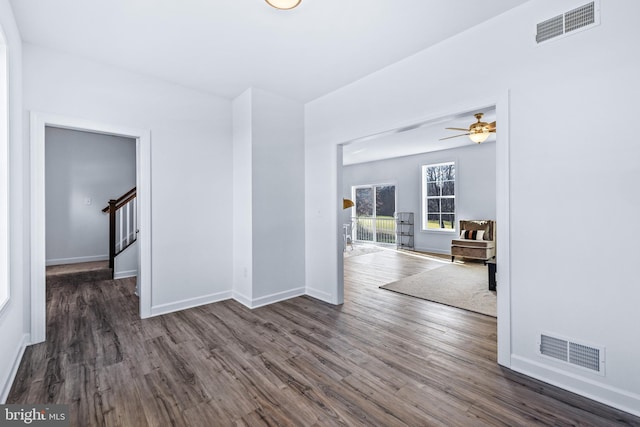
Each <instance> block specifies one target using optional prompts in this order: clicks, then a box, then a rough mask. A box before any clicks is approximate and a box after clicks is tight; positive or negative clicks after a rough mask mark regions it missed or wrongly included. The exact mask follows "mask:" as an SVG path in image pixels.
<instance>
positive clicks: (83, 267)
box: [47, 261, 113, 284]
mask: <svg viewBox="0 0 640 427" xmlns="http://www.w3.org/2000/svg"><path fill="white" fill-rule="evenodd" d="M112 278H113V273H112V272H111V269H110V268H109V263H108V261H98V262H86V263H79V264H65V265H54V266H49V267H47V284H53V283H60V282H74V283H83V282H98V281H101V280H111V279H112Z"/></svg>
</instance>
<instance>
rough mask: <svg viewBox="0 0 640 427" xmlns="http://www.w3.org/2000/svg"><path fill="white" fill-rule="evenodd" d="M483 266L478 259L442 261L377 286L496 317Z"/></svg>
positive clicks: (493, 300)
mask: <svg viewBox="0 0 640 427" xmlns="http://www.w3.org/2000/svg"><path fill="white" fill-rule="evenodd" d="M487 268H488V267H487V266H485V265H483V264H482V263H466V264H459V263H453V264H444V265H442V266H439V267H436V268H434V269H432V270H429V271H425V272H423V273H418V274H416V275H414V276H410V277H406V278H404V279H401V280H398V281H397V282H393V283H388V284H386V285H382V286H380V288H381V289H387V290H389V291H393V292H398V293H401V294H405V295H410V296H413V297H416V298H421V299H426V300H429V301H434V302H437V303H440V304H446V305H450V306H453V307H458V308H463V309H465V310H469V311H474V312H476V313H481V314H486V315H488V316H493V317H496V316H497V309H496V305H497V298H496V292H492V291H489V290H488V286H489V285H488V278H487V275H488V272H487Z"/></svg>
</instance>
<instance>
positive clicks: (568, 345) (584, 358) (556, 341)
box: [540, 334, 604, 375]
mask: <svg viewBox="0 0 640 427" xmlns="http://www.w3.org/2000/svg"><path fill="white" fill-rule="evenodd" d="M540 354H541V355H543V356H546V357H550V358H553V359H556V360H560V361H562V362H565V363H569V364H571V365H575V366H579V367H581V368H584V369H589V370H590V371H595V372H597V373H599V374H601V375H604V348H598V347H592V346H588V345H584V344H578V343H575V342H571V341H569V340H566V339H563V338H558V337H553V336H550V335H546V334H541V335H540Z"/></svg>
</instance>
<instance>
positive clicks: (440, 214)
mask: <svg viewBox="0 0 640 427" xmlns="http://www.w3.org/2000/svg"><path fill="white" fill-rule="evenodd" d="M455 184H456V165H455V163H454V162H449V163H438V164H434V165H424V166H422V229H423V230H446V231H454V230H455V227H456V191H455V187H456V185H455Z"/></svg>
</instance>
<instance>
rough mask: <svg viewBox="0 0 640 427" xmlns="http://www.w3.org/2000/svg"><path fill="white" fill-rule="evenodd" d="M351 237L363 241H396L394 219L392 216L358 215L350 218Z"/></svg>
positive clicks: (390, 242) (392, 242) (391, 242)
mask: <svg viewBox="0 0 640 427" xmlns="http://www.w3.org/2000/svg"><path fill="white" fill-rule="evenodd" d="M351 220H352V224H353V226H352V230H353V239H354V240H359V241H365V242H377V243H389V244H394V243H396V221H395V219H393V218H388V217H383V218H376V217H369V216H358V217H353V218H352V219H351Z"/></svg>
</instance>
